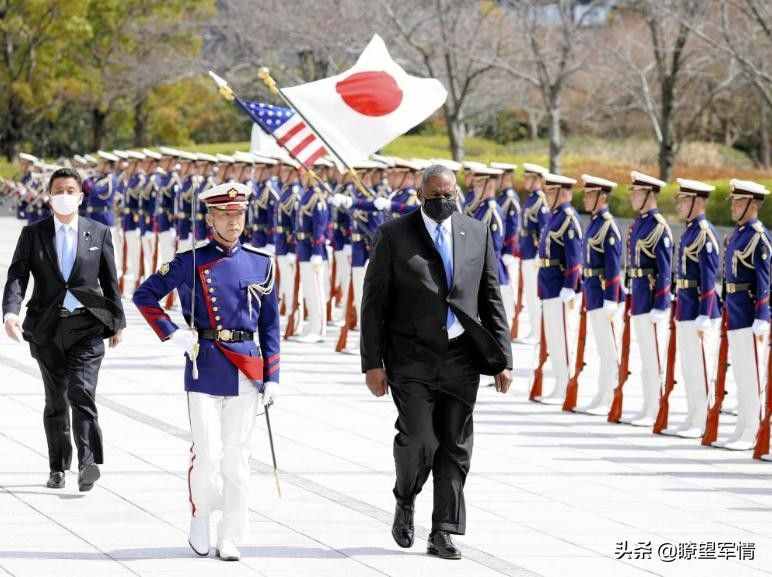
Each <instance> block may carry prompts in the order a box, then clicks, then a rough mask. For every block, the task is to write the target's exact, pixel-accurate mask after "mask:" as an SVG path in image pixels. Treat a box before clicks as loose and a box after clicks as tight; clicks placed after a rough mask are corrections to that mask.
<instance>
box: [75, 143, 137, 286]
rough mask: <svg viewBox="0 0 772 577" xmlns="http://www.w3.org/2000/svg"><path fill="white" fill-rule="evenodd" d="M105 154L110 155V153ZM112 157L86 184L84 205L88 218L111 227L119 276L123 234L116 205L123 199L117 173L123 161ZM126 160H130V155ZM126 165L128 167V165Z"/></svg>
mask: <svg viewBox="0 0 772 577" xmlns="http://www.w3.org/2000/svg"><path fill="white" fill-rule="evenodd" d="M97 154H98V153H97ZM103 154H107V155H110V153H103ZM110 156H114V157H115V160H111V159H110V158H102V162H101V163H100V164H99V167H98V168H97V170H96V171H95V172H94V174H93V175H92V176H91V177H90V178H89V180H88V183H89V184H88V186H86V182H84V187H83V188H84V192H85V191H86V189H88V192H87V193H86V194H85V196H86V201H85V202H84V203H83V205H85V206H86V216H88V217H89V218H91V219H93V220H95V221H97V222H101V223H102V224H104V225H107V226H109V227H110V232H111V234H112V237H113V246H114V247H115V249H116V250H115V267H116V270H117V271H118V274H120V273H121V272H122V271H123V258H122V257H123V241H122V239H121V238H120V237H121V234H122V231H121V226H120V222H116V219H115V205H116V204H117V203H119V200H120V204H122V199H120V192H121V187H120V186H118V183H119V182H120V176H119V174H118V173H117V171H118V167H117V163H118V162H120V160H121V159H120V157H118V156H117V155H115V154H113V155H110ZM126 158H127V159H128V158H129V156H128V153H127V154H126ZM126 164H127V166H128V163H126ZM121 172H123V171H121ZM119 251H120V254H119Z"/></svg>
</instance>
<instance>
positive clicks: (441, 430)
mask: <svg viewBox="0 0 772 577" xmlns="http://www.w3.org/2000/svg"><path fill="white" fill-rule="evenodd" d="M456 196H457V185H456V179H455V175H454V174H453V172H451V171H450V170H449V169H447V168H445V167H443V166H439V165H434V166H430V167H429V168H427V169H426V170H425V171H424V173H423V175H422V179H421V190H420V191H419V198H420V199H421V203H422V206H421V210H416V211H414V212H412V213H411V214H409V215H407V216H404V217H402V218H399V219H395V220H393V221H390V222H389V223H387V224H385V225H383V226H382V227H381V228H380V230H379V233H378V237H377V239H376V241H375V245H374V248H373V252H372V255H371V257H370V264H369V266H368V268H367V273H366V276H365V283H364V293H363V300H362V326H361V331H362V333H361V344H360V348H361V356H362V372H364V373H366V382H367V386H368V388H369V389H370V391H371V392H372V393H373V394H374V395H375V396H378V397H380V396H382V395H385V394H386V392H387V390H388V388H391V392H392V396H393V398H394V403H395V405H396V406H397V410H398V412H399V417H398V418H397V422H396V428H397V435H396V437H395V438H394V460H395V464H396V473H397V481H396V484H395V486H394V496H395V497H396V500H397V505H396V511H395V515H394V524H393V527H392V535H393V537H394V539H395V541H396V542H397V544H398V545H399V546H401V547H410V546H412V544H413V537H414V528H413V510H414V503H415V496H416V495H417V494H418V493H419V492H420V491H421V488H422V486H423V484H424V483H425V482H426V479H427V478H428V476H429V472H432V473H433V478H434V511H433V513H432V531H431V534H430V536H429V543H428V546H427V551H428V553H429V554H430V555H436V556H438V557H442V558H445V559H460V558H461V553H460V551H459V550H458V549H457V548H456V547H455V545H454V544H453V542H452V541H451V537H450V535H451V534H457V535H462V534H464V532H465V529H466V527H465V525H466V518H465V505H464V483H465V481H466V476H467V473H468V472H469V464H470V460H471V454H472V439H473V435H472V412H473V410H474V404H475V400H476V398H477V390H478V388H479V384H480V374H486V375H495V380H496V390H497V391H499V392H501V393H506V392H507V390H508V389H509V386H510V383H511V373H510V371H511V369H512V353H511V348H510V339H509V326H508V322H507V317H506V314H505V312H504V306H503V304H502V301H501V294H500V293H499V277H498V263H497V261H496V256H495V253H494V249H493V244H492V241H491V237H490V234H489V232H488V230H487V228H486V227H485V225H483V224H482V223H480V222H479V221H476V220H474V219H472V218H469V217H467V216H464V215H462V214H460V213H459V212H457V208H456V207H457V204H456Z"/></svg>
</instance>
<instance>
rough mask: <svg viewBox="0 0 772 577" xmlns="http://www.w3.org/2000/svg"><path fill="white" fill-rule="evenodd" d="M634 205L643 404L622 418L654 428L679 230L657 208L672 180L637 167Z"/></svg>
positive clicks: (633, 275)
mask: <svg viewBox="0 0 772 577" xmlns="http://www.w3.org/2000/svg"><path fill="white" fill-rule="evenodd" d="M630 176H631V179H632V186H631V187H630V203H631V204H632V207H633V209H634V210H635V211H636V212H637V213H638V216H637V217H636V219H635V221H634V222H633V224H632V225H631V229H630V234H629V239H628V243H627V278H628V280H629V284H630V290H631V293H632V294H631V297H632V306H631V309H630V312H631V315H632V317H631V320H630V324H631V326H632V330H633V334H634V335H635V338H636V340H637V341H638V352H639V353H640V357H641V385H642V388H643V406H642V407H641V410H640V411H639V412H638V413H637V414H636V415H635V416H632V417H626V418H622V422H625V423H629V424H631V425H634V426H636V427H651V426H652V425H654V422H655V420H656V418H657V412H658V410H659V395H660V389H661V387H662V382H663V373H664V371H665V361H666V358H665V354H664V352H665V350H664V345H663V343H662V339H663V338H664V337H663V333H664V332H665V331H666V329H667V327H666V322H667V320H668V314H669V311H670V301H671V298H672V295H671V283H672V277H671V262H672V255H673V234H672V232H671V231H670V227H669V226H668V224H667V221H666V220H665V217H664V216H662V215H661V214H660V212H659V210H658V209H657V195H658V194H659V193H660V191H661V190H662V189H663V188H664V187H665V185H666V184H667V183H665V182H663V181H661V180H659V179H658V178H654V177H653V176H648V175H646V174H643V173H640V172H637V171H633V172H632V173H631V175H630Z"/></svg>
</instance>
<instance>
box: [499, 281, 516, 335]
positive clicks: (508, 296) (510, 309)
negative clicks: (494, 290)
mask: <svg viewBox="0 0 772 577" xmlns="http://www.w3.org/2000/svg"><path fill="white" fill-rule="evenodd" d="M499 289H500V290H501V300H502V301H503V302H504V313H505V314H506V315H507V326H508V327H510V328H511V327H512V317H513V316H514V315H515V291H514V290H513V288H512V283H511V282H510V283H509V284H504V285H500V286H499Z"/></svg>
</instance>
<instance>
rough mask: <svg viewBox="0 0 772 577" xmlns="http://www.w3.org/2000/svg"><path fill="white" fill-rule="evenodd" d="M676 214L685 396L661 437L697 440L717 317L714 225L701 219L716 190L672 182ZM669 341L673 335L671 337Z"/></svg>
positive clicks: (709, 377)
mask: <svg viewBox="0 0 772 577" xmlns="http://www.w3.org/2000/svg"><path fill="white" fill-rule="evenodd" d="M676 181H677V182H678V188H679V190H678V193H677V194H676V209H677V212H678V217H679V218H680V219H681V220H682V221H684V222H685V223H686V229H685V230H684V232H683V234H682V235H681V240H680V241H679V243H678V259H677V260H676V262H675V263H673V269H674V270H675V271H676V274H675V277H676V281H675V286H676V295H675V298H676V306H675V321H676V334H675V336H676V343H677V344H676V347H677V354H678V356H679V358H680V361H681V375H682V376H683V382H684V388H685V391H686V403H687V415H686V420H685V421H684V422H683V423H681V424H680V425H678V426H672V425H671V426H669V427H668V428H667V429H664V430H663V431H662V434H663V435H676V436H678V437H684V438H686V439H696V438H699V437H702V436H703V434H704V433H705V423H706V419H707V416H708V391H709V389H710V383H711V382H712V380H713V371H712V368H713V366H714V364H713V362H712V361H714V360H715V359H714V356H715V355H713V354H711V353H712V352H713V349H714V346H713V345H714V343H715V336H716V330H715V329H716V328H717V327H718V320H717V319H718V318H719V317H720V316H721V307H720V305H719V298H718V292H717V291H716V278H717V276H718V271H719V265H720V262H721V261H720V255H719V247H720V245H719V242H718V236H717V234H716V231H715V229H714V228H713V226H712V225H711V224H710V223H709V222H708V219H707V218H706V217H705V205H706V204H707V202H708V198H709V197H710V193H711V192H713V190H715V188H714V187H713V186H711V185H709V184H705V183H703V182H699V181H696V180H688V179H685V178H678V179H676ZM671 338H672V336H671Z"/></svg>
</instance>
